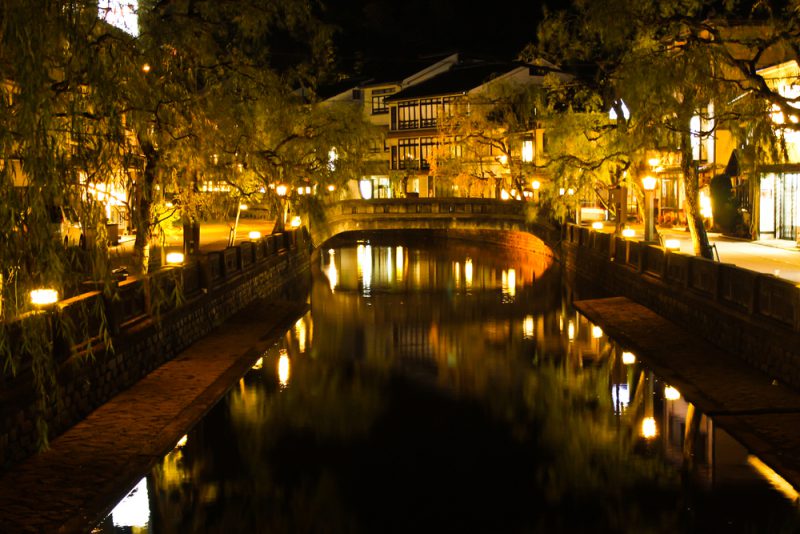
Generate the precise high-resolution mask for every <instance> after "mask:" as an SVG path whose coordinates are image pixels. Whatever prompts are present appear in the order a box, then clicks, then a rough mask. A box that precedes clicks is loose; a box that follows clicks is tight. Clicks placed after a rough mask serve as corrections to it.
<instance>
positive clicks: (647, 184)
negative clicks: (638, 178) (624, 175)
mask: <svg viewBox="0 0 800 534" xmlns="http://www.w3.org/2000/svg"><path fill="white" fill-rule="evenodd" d="M656 182H658V180H657V179H656V178H655V176H645V177H644V178H642V187H643V188H644V190H645V191H652V190H654V189H655V188H656Z"/></svg>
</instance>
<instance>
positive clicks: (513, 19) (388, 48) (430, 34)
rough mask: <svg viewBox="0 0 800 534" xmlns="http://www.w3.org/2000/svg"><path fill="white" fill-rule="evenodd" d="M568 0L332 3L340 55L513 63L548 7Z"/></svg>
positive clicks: (350, 59)
mask: <svg viewBox="0 0 800 534" xmlns="http://www.w3.org/2000/svg"><path fill="white" fill-rule="evenodd" d="M544 4H546V5H548V7H549V8H551V9H553V8H558V7H560V6H561V5H563V4H564V0H530V1H528V2H523V1H519V0H516V1H508V0H495V1H491V0H484V1H480V0H462V1H457V0H404V1H396V0H394V1H392V0H327V1H326V2H325V5H326V6H327V13H326V15H325V18H326V19H328V20H331V21H332V22H333V23H334V24H336V25H337V26H339V27H341V28H342V32H341V34H340V35H339V37H338V43H337V44H338V46H339V57H340V59H341V60H342V63H343V66H344V65H352V64H353V63H354V62H355V61H357V60H358V59H360V58H364V59H371V60H375V61H380V60H382V59H390V58H412V57H418V56H420V55H425V54H437V53H440V52H452V51H461V52H468V53H478V54H488V55H493V56H497V57H498V59H512V58H514V57H515V56H516V55H517V54H518V53H519V52H520V50H522V48H523V47H524V46H525V45H526V44H527V43H529V42H530V41H531V40H533V38H534V36H535V34H536V25H537V23H538V21H539V20H540V19H541V16H542V9H543V5H544Z"/></svg>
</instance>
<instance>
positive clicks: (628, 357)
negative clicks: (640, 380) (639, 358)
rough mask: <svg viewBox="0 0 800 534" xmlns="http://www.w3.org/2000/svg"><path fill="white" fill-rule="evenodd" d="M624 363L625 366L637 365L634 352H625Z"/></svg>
mask: <svg viewBox="0 0 800 534" xmlns="http://www.w3.org/2000/svg"><path fill="white" fill-rule="evenodd" d="M622 363H623V364H625V365H633V364H634V363H636V356H635V355H634V354H633V353H632V352H623V353H622Z"/></svg>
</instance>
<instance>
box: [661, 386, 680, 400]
mask: <svg viewBox="0 0 800 534" xmlns="http://www.w3.org/2000/svg"><path fill="white" fill-rule="evenodd" d="M664 398H665V399H667V400H671V401H676V400H678V399H680V398H681V392H680V391H678V390H677V389H675V388H674V387H672V386H666V387H664Z"/></svg>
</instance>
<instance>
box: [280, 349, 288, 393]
mask: <svg viewBox="0 0 800 534" xmlns="http://www.w3.org/2000/svg"><path fill="white" fill-rule="evenodd" d="M278 380H279V381H280V383H281V386H283V387H286V386H288V385H289V353H287V352H286V349H281V355H280V357H279V358H278Z"/></svg>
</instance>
